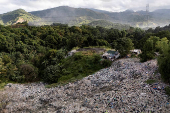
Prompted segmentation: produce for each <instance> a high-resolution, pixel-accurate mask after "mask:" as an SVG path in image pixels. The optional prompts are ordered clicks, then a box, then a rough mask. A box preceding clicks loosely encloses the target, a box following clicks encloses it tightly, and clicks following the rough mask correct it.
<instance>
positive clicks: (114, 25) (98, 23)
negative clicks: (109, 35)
mask: <svg viewBox="0 0 170 113" xmlns="http://www.w3.org/2000/svg"><path fill="white" fill-rule="evenodd" d="M88 25H90V26H94V27H96V26H101V27H104V28H109V29H110V28H114V29H119V30H123V29H124V30H127V29H129V28H130V26H129V25H126V24H120V23H112V22H109V21H106V20H97V21H93V22H91V23H89V24H88Z"/></svg>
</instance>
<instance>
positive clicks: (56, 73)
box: [43, 65, 61, 83]
mask: <svg viewBox="0 0 170 113" xmlns="http://www.w3.org/2000/svg"><path fill="white" fill-rule="evenodd" d="M60 77H61V68H60V66H59V65H50V66H48V67H47V68H46V69H45V70H44V76H43V80H44V81H45V82H48V83H54V82H57V81H58V79H59V78H60Z"/></svg>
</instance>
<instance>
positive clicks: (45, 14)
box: [30, 6, 110, 25]
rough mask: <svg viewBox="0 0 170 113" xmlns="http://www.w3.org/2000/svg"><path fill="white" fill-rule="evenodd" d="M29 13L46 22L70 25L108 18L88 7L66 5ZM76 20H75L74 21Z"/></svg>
mask: <svg viewBox="0 0 170 113" xmlns="http://www.w3.org/2000/svg"><path fill="white" fill-rule="evenodd" d="M30 13H31V14H33V15H35V16H38V17H40V18H42V21H43V22H46V23H54V22H55V23H66V24H70V25H76V24H79V23H83V21H87V22H84V23H83V24H85V23H88V22H91V21H93V20H95V19H104V20H109V18H110V17H109V16H108V15H106V14H104V13H98V12H95V11H92V10H90V9H84V8H72V7H68V6H61V7H56V8H52V9H47V10H42V11H34V12H30ZM76 20H77V21H76Z"/></svg>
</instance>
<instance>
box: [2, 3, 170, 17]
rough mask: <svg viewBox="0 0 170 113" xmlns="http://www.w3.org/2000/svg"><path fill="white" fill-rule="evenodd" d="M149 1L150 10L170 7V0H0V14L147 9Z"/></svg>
mask: <svg viewBox="0 0 170 113" xmlns="http://www.w3.org/2000/svg"><path fill="white" fill-rule="evenodd" d="M147 3H149V5H150V11H153V10H155V9H163V8H164V9H168V8H169V9H170V0H0V14H2V13H6V12H9V11H13V10H15V9H19V8H22V9H24V10H26V11H28V12H29V11H37V10H43V9H48V8H53V7H58V6H70V7H75V8H80V7H81V8H95V9H101V10H107V11H112V12H119V11H125V10H127V9H132V10H134V11H137V10H146V4H147Z"/></svg>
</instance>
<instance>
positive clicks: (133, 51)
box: [130, 49, 142, 55]
mask: <svg viewBox="0 0 170 113" xmlns="http://www.w3.org/2000/svg"><path fill="white" fill-rule="evenodd" d="M130 52H131V53H132V54H136V55H139V54H141V53H142V51H141V50H140V49H134V50H130Z"/></svg>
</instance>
